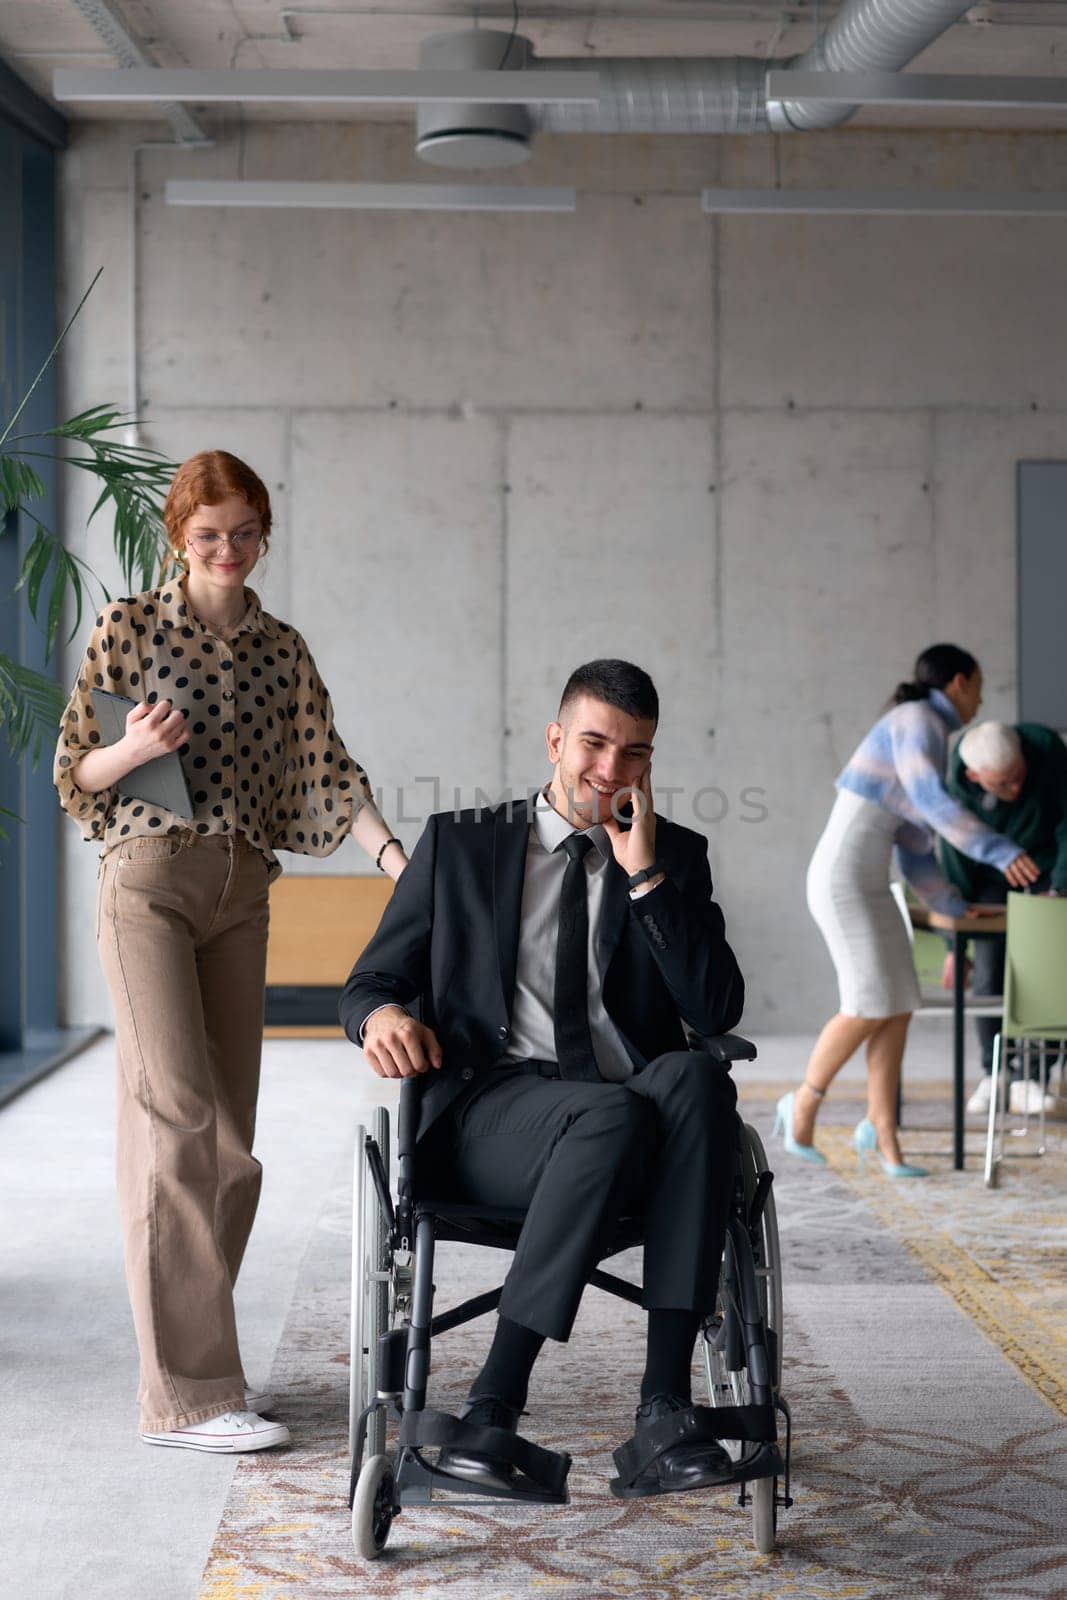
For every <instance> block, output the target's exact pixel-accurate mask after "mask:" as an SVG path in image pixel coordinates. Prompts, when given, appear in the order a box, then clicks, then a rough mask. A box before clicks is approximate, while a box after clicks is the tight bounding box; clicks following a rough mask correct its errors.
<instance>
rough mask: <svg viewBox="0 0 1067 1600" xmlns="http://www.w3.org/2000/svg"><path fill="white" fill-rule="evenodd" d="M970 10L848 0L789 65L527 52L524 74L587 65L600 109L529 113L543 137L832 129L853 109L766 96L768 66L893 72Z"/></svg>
mask: <svg viewBox="0 0 1067 1600" xmlns="http://www.w3.org/2000/svg"><path fill="white" fill-rule="evenodd" d="M972 3H973V0H972ZM969 9H970V4H969V3H966V0H846V3H845V4H844V5H843V6H842V7H841V9H840V10H839V11H838V13H837V15H836V16H835V17H834V19H833V21H832V22H831V23H830V24H829V25H828V26H827V28H826V29H825V30H824V32H823V33H822V34H821V35H820V36H819V38H818V39H817V40H816V41H815V43H814V44H813V45H812V47H811V49H810V50H807V51H805V53H804V54H803V55H801V56H798V57H796V58H795V59H794V60H793V61H790V62H788V63H785V62H782V61H773V62H768V61H766V60H764V59H762V58H760V57H752V56H734V57H723V56H710V57H708V56H705V57H695V58H694V57H691V58H689V59H684V58H672V57H662V58H653V59H651V60H648V59H640V58H636V57H633V58H632V57H628V56H619V57H614V58H607V59H604V58H601V57H597V56H586V57H581V58H579V59H577V60H574V59H570V58H567V57H563V58H560V57H558V56H548V57H545V58H543V59H542V58H538V57H535V56H533V55H532V54H531V55H530V56H529V58H528V59H527V61H526V63H525V64H526V68H527V70H531V69H533V70H551V71H553V72H567V71H578V70H582V71H585V72H588V71H589V70H590V69H591V68H592V69H594V70H595V71H596V73H597V76H598V78H599V80H600V105H599V107H584V106H550V105H545V106H531V108H530V118H531V121H532V122H533V123H534V124H535V126H537V127H538V128H541V129H543V130H544V131H545V132H549V133H741V134H744V133H764V132H766V131H768V130H770V131H773V132H781V133H786V132H789V131H791V130H794V129H796V130H802V129H810V128H830V127H834V126H836V124H838V123H840V122H844V121H846V120H847V119H848V118H849V117H850V116H851V115H852V114H853V112H854V111H855V110H856V107H855V106H849V105H844V106H840V105H827V104H825V103H824V102H820V101H814V100H807V101H805V100H799V99H798V100H785V101H771V102H768V100H767V97H766V79H767V72H768V70H769V69H770V68H772V67H773V68H774V69H775V70H776V71H778V72H780V71H782V70H785V71H790V70H796V71H801V70H803V71H809V72H810V71H819V72H826V71H837V72H842V71H851V72H875V71H881V72H892V71H897V70H898V69H899V68H901V67H905V66H907V65H908V63H909V62H910V61H913V60H914V59H915V57H916V56H917V55H919V54H920V52H921V51H923V50H925V49H926V47H927V45H928V44H931V43H932V42H933V40H934V39H936V38H938V37H939V35H940V34H942V33H944V32H945V30H946V29H947V28H949V27H951V25H952V24H953V23H954V22H956V21H958V20H959V18H960V17H962V16H963V15H964V14H965V13H966V12H967V11H968V10H969Z"/></svg>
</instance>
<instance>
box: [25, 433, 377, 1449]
mask: <svg viewBox="0 0 1067 1600" xmlns="http://www.w3.org/2000/svg"><path fill="white" fill-rule="evenodd" d="M163 517H164V522H165V524H166V528H167V533H168V535H169V537H170V541H171V546H172V550H171V555H172V559H173V561H174V563H175V565H176V567H177V572H176V575H175V577H174V578H173V579H172V580H171V581H169V582H165V583H163V584H161V585H160V587H159V588H158V589H153V590H150V591H148V592H147V593H145V594H139V595H135V596H133V597H132V598H131V599H125V600H116V601H112V602H110V603H109V604H107V605H106V606H105V607H104V609H103V611H102V612H101V614H100V615H99V616H98V617H97V619H96V625H95V627H94V629H93V633H92V637H91V639H90V641H89V645H88V648H87V649H86V652H85V658H84V660H83V662H82V665H81V668H80V670H79V672H78V678H77V681H76V683H75V686H74V690H73V692H72V694H71V698H70V702H69V704H68V705H67V708H66V711H65V713H64V716H63V722H62V732H61V735H60V739H59V745H58V748H57V750H56V760H55V782H56V787H57V789H58V790H59V796H60V802H61V804H62V806H63V808H64V810H66V811H67V812H69V813H70V815H71V816H72V817H73V818H74V819H75V821H77V823H78V825H79V826H80V828H81V831H82V834H83V836H84V837H85V838H86V839H92V840H95V841H97V842H99V843H100V844H102V845H103V850H102V852H101V860H100V870H99V874H98V891H97V913H96V935H97V944H98V948H99V951H100V958H101V964H102V966H103V969H104V974H105V977H106V979H107V983H108V988H109V990H110V993H111V999H112V1004H113V1007H114V1013H115V1042H116V1048H117V1054H118V1068H119V1071H118V1138H117V1176H118V1189H119V1202H120V1209H121V1213H122V1220H123V1227H124V1231H125V1249H126V1275H127V1282H128V1285H129V1291H130V1302H131V1306H132V1309H133V1319H134V1325H135V1328H136V1332H137V1341H138V1346H139V1349H140V1358H141V1380H140V1396H139V1398H140V1404H141V1433H142V1437H143V1438H144V1439H145V1441H146V1442H147V1443H149V1444H160V1445H172V1446H178V1447H182V1448H186V1449H196V1450H209V1451H225V1452H228V1451H236V1450H259V1449H264V1448H266V1447H268V1446H270V1445H277V1444H285V1443H287V1442H288V1439H289V1432H288V1429H287V1428H285V1427H283V1426H282V1425H281V1424H280V1423H275V1422H270V1421H267V1420H266V1419H265V1418H264V1417H263V1416H261V1415H259V1413H260V1412H262V1411H269V1410H271V1409H272V1402H271V1399H270V1396H269V1395H265V1394H255V1393H253V1392H251V1391H249V1390H248V1388H247V1386H246V1382H245V1376H244V1372H243V1369H242V1366H241V1357H240V1352H239V1349H238V1343H237V1330H236V1324H235V1320H234V1306H233V1286H234V1283H235V1281H236V1278H237V1273H238V1269H239V1268H240V1264H241V1258H242V1256H243V1254H244V1249H245V1245H246V1243H247V1241H248V1235H249V1232H250V1230H251V1227H252V1221H253V1218H254V1217H255V1212H256V1205H257V1201H258V1198H259V1188H260V1177H261V1171H262V1169H261V1167H260V1164H259V1162H258V1161H257V1160H256V1159H255V1157H254V1156H253V1154H252V1140H253V1133H254V1129H255V1118H256V1099H257V1094H258V1088H259V1061H260V1049H261V1042H262V1033H263V996H264V984H265V968H266V949H267V922H268V903H267V889H268V885H269V884H270V883H271V882H272V881H273V879H274V878H275V877H277V876H278V874H279V873H280V872H281V865H280V863H279V862H278V860H277V857H276V856H275V854H274V852H275V850H278V849H282V850H294V851H297V852H298V853H301V854H304V855H313V856H326V855H330V854H331V853H332V852H333V851H334V850H336V849H337V847H338V845H340V844H341V842H342V840H343V839H344V838H345V836H346V834H348V833H352V834H353V835H354V837H355V838H356V839H357V840H358V842H359V843H360V845H362V847H363V849H364V850H366V851H367V853H368V854H369V855H370V856H371V857H372V859H374V860H375V862H376V863H377V865H378V866H379V867H380V868H381V869H382V870H383V871H387V872H389V873H390V874H391V875H392V876H393V877H394V878H395V877H398V876H399V875H400V873H401V871H402V870H403V868H404V866H405V864H406V858H405V856H404V851H403V847H402V846H401V844H400V842H399V840H397V839H394V838H393V837H392V836H391V835H390V832H389V829H388V828H387V827H386V825H385V823H384V822H383V820H382V818H381V816H380V814H379V812H378V810H377V808H376V806H375V804H374V800H373V797H372V795H371V789H370V785H369V783H368V781H367V775H366V773H365V772H364V770H363V768H362V767H361V766H360V765H359V764H358V763H357V762H355V761H354V760H353V759H352V757H351V756H350V755H349V754H348V752H347V750H346V749H345V747H344V745H343V744H342V742H341V740H340V738H339V737H338V735H337V732H336V730H335V728H334V722H333V708H332V706H331V704H330V697H329V695H328V693H327V691H326V688H325V686H324V684H323V682H322V680H321V679H320V677H319V675H318V672H317V671H316V668H315V663H314V661H313V659H312V657H311V653H310V651H309V650H308V648H307V645H306V644H305V643H304V640H303V639H302V638H301V636H300V634H299V633H298V632H297V631H296V629H295V628H293V627H291V626H290V625H289V623H287V622H281V621H279V620H278V619H277V618H276V617H272V616H271V615H270V614H269V613H268V612H266V611H264V610H263V609H262V607H261V606H260V603H259V600H258V598H257V596H256V594H255V593H254V591H253V590H251V589H249V588H247V587H246V582H247V579H248V577H249V575H250V574H251V572H252V569H253V568H254V567H255V565H256V563H257V561H258V560H259V558H260V556H261V555H262V554H263V553H264V551H265V550H266V549H267V547H268V545H269V542H270V533H271V508H270V497H269V495H268V493H267V490H266V488H265V486H264V484H263V483H262V482H261V480H260V479H259V478H258V477H257V475H256V474H255V473H254V472H253V471H252V469H251V468H250V467H248V466H246V465H245V463H244V462H243V461H239V460H238V459H237V457H236V456H232V455H229V454H227V453H226V452H225V451H223V450H205V451H202V452H201V453H200V454H199V455H195V456H193V457H191V459H190V460H188V461H186V462H185V464H184V465H183V466H182V467H181V468H180V469H179V471H178V473H177V475H176V477H175V479H174V482H173V484H172V485H171V489H170V493H169V495H168V497H167V502H166V505H165V507H164V512H163ZM94 689H104V690H108V691H110V692H111V693H114V694H119V695H124V696H127V697H128V698H129V699H131V700H134V701H136V704H135V705H134V706H133V707H132V708H131V709H130V711H129V713H128V715H127V716H126V721H125V728H126V731H125V735H124V737H123V738H121V739H119V740H118V742H117V743H114V744H110V745H107V744H105V743H104V740H103V737H102V735H101V732H100V728H99V725H98V719H97V717H96V714H95V711H94V706H93V699H92V691H93V690H94ZM172 752H177V754H178V755H179V756H180V757H181V759H182V766H183V769H184V771H185V774H186V779H187V783H188V788H189V795H190V800H191V803H192V815H191V816H187V815H179V814H178V813H177V812H174V811H170V810H168V809H166V807H165V806H162V805H160V804H154V803H150V802H149V801H148V800H144V799H141V798H138V794H137V787H138V786H137V769H138V768H140V767H142V766H143V765H144V763H145V762H149V761H153V760H154V759H155V758H157V757H159V756H164V755H167V754H169V753H172ZM127 777H129V782H128V783H126V784H125V785H124V791H125V792H121V791H120V790H119V788H118V787H117V786H118V784H119V783H120V781H121V780H122V779H124V778H127Z"/></svg>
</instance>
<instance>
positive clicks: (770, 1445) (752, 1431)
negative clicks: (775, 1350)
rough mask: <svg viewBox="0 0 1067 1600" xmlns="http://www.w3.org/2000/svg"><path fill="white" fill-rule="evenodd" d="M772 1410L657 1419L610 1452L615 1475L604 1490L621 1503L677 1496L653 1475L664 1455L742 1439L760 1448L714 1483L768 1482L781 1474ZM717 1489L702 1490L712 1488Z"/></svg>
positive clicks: (695, 1412)
mask: <svg viewBox="0 0 1067 1600" xmlns="http://www.w3.org/2000/svg"><path fill="white" fill-rule="evenodd" d="M777 1437H778V1430H777V1428H776V1427H775V1421H774V1408H773V1406H769V1405H767V1406H722V1407H715V1406H689V1407H688V1409H687V1410H685V1411H674V1412H671V1413H670V1414H669V1415H668V1416H665V1417H661V1418H660V1419H659V1420H658V1421H657V1422H654V1423H652V1424H651V1426H650V1427H648V1428H643V1429H642V1430H641V1433H640V1435H638V1434H635V1435H634V1437H633V1438H632V1439H627V1441H626V1443H625V1444H621V1445H620V1446H619V1448H618V1449H617V1450H615V1451H614V1452H613V1457H614V1461H615V1466H616V1468H617V1470H618V1474H619V1476H618V1477H617V1478H612V1479H611V1480H610V1481H609V1483H608V1487H609V1489H610V1490H611V1492H612V1494H613V1495H616V1496H617V1497H619V1498H620V1499H623V1500H629V1499H636V1498H639V1497H641V1496H644V1495H652V1494H669V1493H677V1492H678V1491H677V1489H664V1488H663V1487H662V1486H661V1485H660V1483H659V1479H658V1477H657V1474H656V1463H657V1461H658V1460H659V1458H660V1456H662V1455H663V1454H664V1452H665V1451H667V1450H670V1449H672V1448H673V1447H674V1446H675V1445H679V1444H719V1443H721V1442H722V1440H723V1439H740V1440H745V1441H748V1442H750V1443H753V1444H758V1445H760V1446H761V1447H762V1448H760V1449H759V1450H757V1451H756V1452H754V1454H752V1455H750V1456H749V1457H748V1458H747V1460H746V1459H745V1458H744V1457H742V1459H741V1460H739V1461H736V1462H734V1463H733V1470H732V1471H730V1472H729V1473H724V1474H723V1477H722V1478H721V1479H720V1480H718V1482H719V1483H721V1484H731V1483H740V1482H743V1481H744V1480H746V1479H747V1478H756V1477H759V1478H763V1477H771V1476H773V1475H775V1474H776V1473H777V1472H780V1471H781V1469H782V1463H781V1457H780V1456H779V1454H778V1447H777V1442H776V1441H777ZM717 1486H718V1485H717V1484H716V1485H711V1484H707V1485H703V1487H706V1488H711V1487H717Z"/></svg>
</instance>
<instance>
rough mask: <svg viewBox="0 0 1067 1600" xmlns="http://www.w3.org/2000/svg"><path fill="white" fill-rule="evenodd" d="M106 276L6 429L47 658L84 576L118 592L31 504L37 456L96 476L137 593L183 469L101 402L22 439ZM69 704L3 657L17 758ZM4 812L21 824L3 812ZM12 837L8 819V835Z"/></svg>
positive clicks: (4, 496) (0, 487)
mask: <svg viewBox="0 0 1067 1600" xmlns="http://www.w3.org/2000/svg"><path fill="white" fill-rule="evenodd" d="M102 270H103V269H101V271H102ZM99 276H100V273H99V272H98V273H97V274H96V277H94V279H93V281H92V283H91V284H90V285H89V288H88V289H87V290H86V292H85V294H84V295H83V296H82V298H81V300H80V301H79V302H78V305H77V307H76V309H75V311H74V315H73V316H72V317H71V318H70V320H69V321H68V322H67V324H66V327H65V328H64V329H63V332H62V333H61V334H60V336H59V338H58V339H57V340H56V342H55V344H54V345H53V347H52V350H51V351H50V352H49V355H48V357H47V359H46V360H45V362H44V364H43V365H42V367H41V369H40V371H39V372H38V373H37V376H36V377H35V378H34V380H33V382H32V384H31V385H30V387H29V389H28V390H27V391H26V393H25V395H24V396H23V398H22V400H21V402H20V404H19V405H18V407H17V409H16V411H15V413H14V415H13V416H12V417H11V419H10V421H9V422H8V424H7V426H6V427H5V428H3V430H2V431H0V535H2V534H3V533H4V532H5V531H6V529H5V527H4V519H5V518H6V517H7V516H8V515H10V513H12V512H18V513H20V514H21V515H23V516H25V517H26V518H28V519H29V521H30V522H31V523H32V524H33V525H34V528H35V532H34V536H33V540H32V542H31V544H30V548H29V549H28V550H27V552H26V555H25V557H24V558H23V561H22V566H21V569H20V572H19V579H18V582H17V584H16V585H15V588H16V590H18V589H23V588H24V589H25V591H26V599H27V603H28V605H29V609H30V613H31V615H32V617H33V619H34V621H35V622H37V623H38V625H39V626H41V627H42V628H43V630H44V636H45V658H46V660H47V659H48V657H50V656H51V654H52V651H53V649H54V647H55V642H56V636H57V633H58V631H59V623H60V617H61V615H62V612H63V606H64V604H65V602H66V599H67V596H68V595H71V596H72V597H73V601H74V608H75V611H76V617H75V621H74V625H73V627H72V629H71V632H70V636H69V637H70V638H73V637H74V635H75V633H77V632H78V630H79V628H80V626H81V619H82V612H83V609H84V604H85V599H86V588H87V584H86V578H91V579H92V580H93V582H94V584H95V585H97V586H98V587H99V589H100V590H101V591H102V593H103V596H104V600H105V601H107V600H110V598H111V596H110V595H109V594H108V591H107V589H106V588H105V586H104V584H103V583H102V582H101V580H100V578H99V577H98V576H97V574H96V573H95V572H93V570H92V568H91V567H90V566H89V565H88V563H87V562H85V561H83V560H82V559H81V558H80V557H78V556H76V555H74V554H73V553H72V552H71V551H69V550H67V549H66V548H65V547H64V545H63V543H62V541H61V540H59V539H58V538H57V537H56V536H55V534H54V533H53V532H52V531H51V530H50V529H49V528H47V527H46V526H45V525H44V523H43V522H42V521H41V519H40V517H39V516H37V515H36V513H35V512H34V511H32V510H31V509H30V504H31V502H33V501H35V500H40V499H42V498H44V496H45V494H46V486H45V483H44V481H43V480H42V478H41V476H40V473H39V472H38V470H37V468H36V467H35V466H34V465H33V463H34V462H35V461H49V462H57V463H61V464H62V465H63V466H64V467H66V466H70V467H73V468H75V469H76V470H78V471H82V472H88V473H90V474H91V475H92V476H93V477H94V478H95V479H96V482H97V485H98V489H99V493H98V496H97V499H96V503H95V504H94V506H93V509H92V511H91V513H90V521H91V520H92V518H93V517H95V516H96V515H97V514H98V513H99V512H100V511H103V510H107V509H110V510H111V512H112V513H113V516H114V542H115V551H116V554H117V555H118V558H119V563H120V565H121V568H122V572H123V576H124V579H125V581H126V584H127V586H128V587H129V589H130V590H131V591H132V590H134V589H147V588H150V587H151V586H152V584H153V582H154V581H155V578H156V574H157V572H158V571H159V569H160V566H161V563H162V562H163V561H165V558H166V552H167V538H166V529H165V528H164V526H163V517H162V504H163V499H164V497H165V495H166V492H167V488H168V486H169V484H170V481H171V479H172V478H173V476H174V472H175V470H176V467H175V463H174V462H172V461H169V460H168V459H167V457H166V456H163V455H161V454H160V453H159V451H157V450H149V449H146V448H145V447H143V446H141V445H128V444H124V443H122V442H121V439H120V438H117V437H115V435H116V433H117V431H118V430H120V429H125V428H128V427H129V426H130V425H131V423H132V422H133V418H131V417H130V416H128V415H127V414H126V413H124V412H123V411H121V410H120V409H119V408H118V407H117V406H114V405H96V406H90V407H89V408H88V409H87V410H85V411H79V412H78V414H77V415H76V416H73V417H68V419H67V420H66V422H61V423H59V424H58V426H56V427H54V428H48V429H45V430H43V431H41V432H36V433H29V434H21V435H16V434H15V431H14V430H15V424H16V423H17V421H18V419H19V417H20V416H21V415H22V414H23V412H24V411H25V409H26V406H27V404H28V402H29V399H30V396H31V395H32V394H33V393H34V390H35V389H36V388H37V386H38V385H39V383H40V382H41V379H42V377H43V376H44V374H45V372H46V371H47V369H48V367H49V365H50V364H51V362H52V361H53V360H54V358H55V354H56V351H57V350H58V349H59V347H60V345H61V344H62V343H63V340H64V339H65V338H66V336H67V333H68V332H69V330H70V327H71V325H72V323H73V322H74V319H75V317H77V315H78V313H79V312H80V311H81V308H82V306H83V305H84V304H85V302H86V300H87V299H88V297H89V295H90V293H91V292H92V290H93V287H94V286H95V284H96V281H97V278H99ZM71 446H73V447H74V450H73V451H71V448H70V447H71ZM49 573H51V580H50V581H49ZM46 584H47V589H48V601H47V610H46V614H45V618H44V620H43V622H42V620H41V618H40V616H39V615H38V610H39V608H40V607H41V606H42V605H43V604H44V593H45V587H46ZM63 706H64V695H63V693H62V691H61V690H60V688H59V686H58V685H57V684H56V683H54V682H53V681H52V679H51V678H48V677H45V676H44V674H42V673H39V672H34V671H33V670H32V669H31V668H29V667H26V666H23V665H22V664H21V663H20V662H17V661H14V660H12V659H11V657H9V656H6V655H4V654H2V653H0V727H2V728H3V730H4V733H5V736H6V740H7V744H8V747H9V749H10V751H11V754H12V756H13V757H14V758H15V759H16V760H19V759H20V758H21V757H22V756H24V755H25V754H26V753H27V751H29V750H30V749H31V747H32V753H33V754H32V759H33V763H34V765H36V763H37V760H38V757H39V755H40V749H41V742H42V740H43V739H44V738H45V736H46V735H47V737H48V739H49V741H50V742H51V741H52V740H53V739H54V738H55V737H56V732H57V728H58V724H59V720H60V717H61V716H62V712H63ZM0 817H6V818H7V819H9V820H11V821H19V822H21V821H22V820H23V819H22V818H21V817H16V816H15V815H14V813H13V812H10V811H4V810H3V809H2V808H0ZM6 837H7V835H6V833H5V832H4V829H3V826H2V824H0V839H3V838H6Z"/></svg>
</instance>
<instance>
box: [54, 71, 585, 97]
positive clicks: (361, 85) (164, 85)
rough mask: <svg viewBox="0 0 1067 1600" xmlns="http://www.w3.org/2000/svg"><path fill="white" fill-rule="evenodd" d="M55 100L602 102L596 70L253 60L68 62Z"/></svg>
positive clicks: (58, 73) (58, 74) (57, 74)
mask: <svg viewBox="0 0 1067 1600" xmlns="http://www.w3.org/2000/svg"><path fill="white" fill-rule="evenodd" d="M52 94H53V97H54V98H55V99H56V100H60V101H69V100H84V101H140V102H144V103H151V102H153V101H157V100H162V101H192V102H193V103H195V104H198V105H207V104H209V103H210V102H212V101H219V102H225V103H228V104H234V103H243V104H246V105H257V104H258V105H308V104H316V103H318V104H330V105H354V106H359V105H413V104H417V103H420V102H421V103H426V102H430V101H432V102H434V103H435V104H440V105H565V106H567V105H569V106H595V105H598V104H599V99H600V96H599V84H598V79H597V75H596V73H595V72H539V71H537V72H514V71H505V72H493V71H468V72H464V71H451V70H447V69H445V70H442V71H436V72H418V71H413V72H394V71H391V70H387V69H383V70H369V71H362V72H347V71H342V72H339V71H332V70H327V69H316V70H311V71H304V70H303V69H301V68H291V67H286V68H279V69H273V68H262V69H261V68H248V69H247V70H244V69H239V70H237V71H234V72H229V71H223V70H218V71H216V70H211V71H200V70H197V69H190V68H185V67H180V68H173V69H171V68H164V67H144V68H142V67H130V68H124V69H123V70H121V71H118V72H116V71H110V70H108V69H106V68H105V69H103V70H100V69H97V68H90V67H63V68H59V69H57V71H56V72H54V73H53V75H52Z"/></svg>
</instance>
